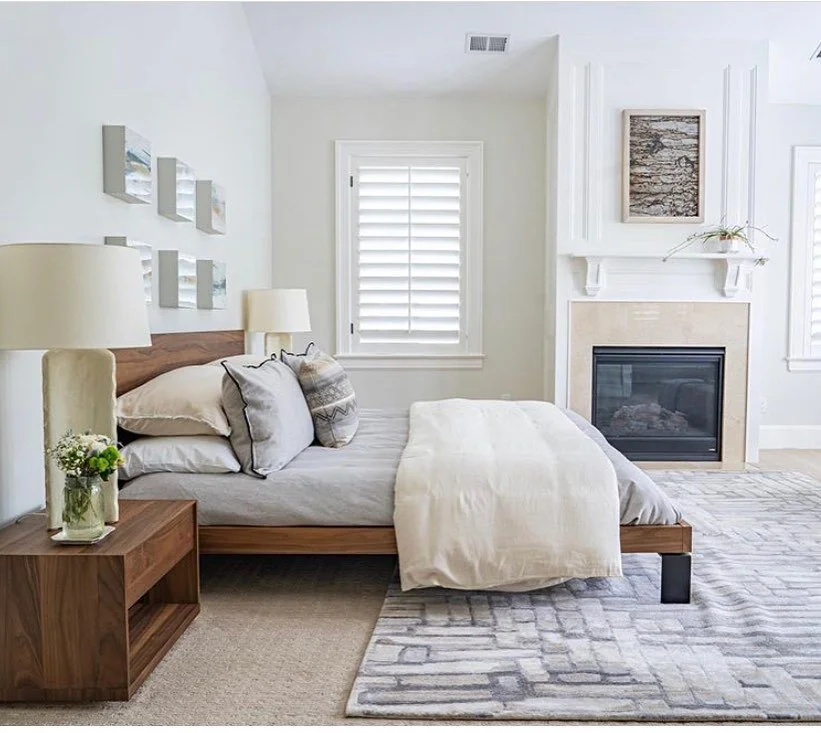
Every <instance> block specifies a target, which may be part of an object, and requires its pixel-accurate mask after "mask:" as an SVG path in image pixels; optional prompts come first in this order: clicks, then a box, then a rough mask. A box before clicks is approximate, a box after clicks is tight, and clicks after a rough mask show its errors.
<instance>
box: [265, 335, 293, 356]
mask: <svg viewBox="0 0 821 733" xmlns="http://www.w3.org/2000/svg"><path fill="white" fill-rule="evenodd" d="M293 348H294V347H293V341H292V339H291V334H290V333H266V334H265V353H266V354H268V356H270V355H271V354H276V355H277V359H278V358H279V351H280V349H285V351H292V350H293Z"/></svg>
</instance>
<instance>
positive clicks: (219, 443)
mask: <svg viewBox="0 0 821 733" xmlns="http://www.w3.org/2000/svg"><path fill="white" fill-rule="evenodd" d="M123 461H124V464H123V466H122V468H121V469H120V478H121V479H123V480H124V481H130V480H131V479H134V478H137V476H142V475H143V474H146V473H164V472H172V473H237V472H238V471H239V470H240V465H239V461H238V460H237V457H236V456H235V455H234V451H233V450H232V449H231V443H229V442H228V438H223V437H221V436H219V435H180V436H173V437H171V436H167V437H161V438H139V439H137V440H135V441H133V442H132V443H129V444H128V445H127V446H125V448H123Z"/></svg>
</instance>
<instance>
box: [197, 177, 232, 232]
mask: <svg viewBox="0 0 821 733" xmlns="http://www.w3.org/2000/svg"><path fill="white" fill-rule="evenodd" d="M197 229H199V230H201V231H203V232H207V233H208V234H225V232H226V222H225V190H224V189H223V187H222V186H220V185H218V184H216V183H214V181H197Z"/></svg>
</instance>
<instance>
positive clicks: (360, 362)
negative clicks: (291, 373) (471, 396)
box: [334, 140, 484, 369]
mask: <svg viewBox="0 0 821 733" xmlns="http://www.w3.org/2000/svg"><path fill="white" fill-rule="evenodd" d="M334 147H335V158H336V171H335V172H336V178H335V189H336V273H335V278H336V357H337V358H338V359H339V360H340V361H341V362H342V363H343V365H344V366H346V367H347V368H350V369H481V368H482V366H483V365H484V354H483V353H482V264H483V233H484V232H483V224H484V221H483V220H484V216H483V203H484V180H483V178H484V176H483V157H484V145H483V143H482V142H481V141H453V142H451V141H438V140H433V141H426V140H418V141H369V140H337V141H335V146H334ZM369 156H378V157H384V158H394V159H395V158H405V157H407V158H436V157H442V158H464V159H465V162H466V166H467V171H468V176H467V185H466V187H465V208H466V211H467V217H466V222H465V224H466V231H467V234H466V237H465V242H466V243H465V248H464V258H465V262H464V266H463V272H464V273H465V283H464V303H463V304H462V307H463V314H464V322H463V324H462V328H463V330H465V331H466V333H467V340H466V343H465V346H464V349H463V350H461V351H458V352H451V353H445V352H436V351H434V350H432V353H430V354H425V353H410V354H409V353H367V352H362V351H354V350H353V342H352V339H351V333H350V324H351V323H352V322H353V315H354V308H353V302H352V299H353V267H354V265H355V257H354V246H353V244H354V243H353V241H352V238H351V224H352V216H353V212H352V209H351V205H352V203H353V201H354V197H353V196H351V186H350V178H351V176H352V175H353V173H352V170H353V163H354V161H355V160H356V159H358V158H362V157H369Z"/></svg>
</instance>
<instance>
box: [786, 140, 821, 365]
mask: <svg viewBox="0 0 821 733" xmlns="http://www.w3.org/2000/svg"><path fill="white" fill-rule="evenodd" d="M791 240H792V241H791V253H792V254H791V257H792V262H791V275H790V278H791V293H790V346H789V349H790V350H789V356H788V358H787V365H788V367H789V369H790V370H791V371H821V147H795V148H793V191H792V236H791Z"/></svg>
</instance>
